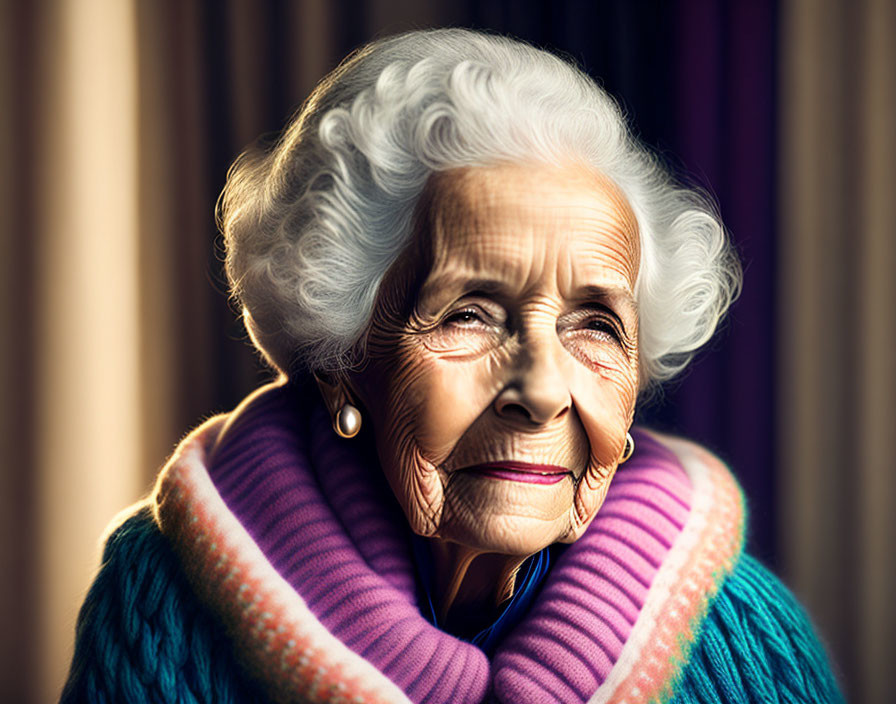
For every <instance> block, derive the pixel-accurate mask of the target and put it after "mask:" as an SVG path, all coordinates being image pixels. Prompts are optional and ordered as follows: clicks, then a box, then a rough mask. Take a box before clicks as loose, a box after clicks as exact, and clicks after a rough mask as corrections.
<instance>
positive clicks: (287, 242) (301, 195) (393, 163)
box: [219, 29, 741, 388]
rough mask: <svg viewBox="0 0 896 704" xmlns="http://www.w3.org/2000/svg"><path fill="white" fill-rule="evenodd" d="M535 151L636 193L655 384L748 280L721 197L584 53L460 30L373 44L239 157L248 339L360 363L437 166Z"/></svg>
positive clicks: (645, 379) (644, 374) (280, 358)
mask: <svg viewBox="0 0 896 704" xmlns="http://www.w3.org/2000/svg"><path fill="white" fill-rule="evenodd" d="M533 161H535V162H541V163H547V164H554V165H558V164H564V163H566V164H568V163H569V162H570V161H575V162H580V163H581V162H584V163H586V164H588V165H590V166H591V167H592V168H594V169H595V170H597V171H600V172H602V173H603V174H604V175H605V176H607V177H609V178H610V179H611V180H612V181H614V182H615V183H616V185H617V186H618V187H619V188H620V189H621V191H622V192H623V193H624V194H625V196H626V198H627V199H628V202H629V204H630V206H631V208H632V210H633V212H634V214H635V217H636V218H637V222H638V227H639V233H640V238H641V262H640V269H639V275H638V280H637V282H636V286H635V297H636V299H637V301H638V307H639V315H640V329H639V342H640V350H641V380H642V388H643V387H645V386H646V385H647V384H648V383H650V382H657V381H662V380H665V379H668V378H669V377H671V376H673V375H674V374H676V373H677V372H678V371H680V370H681V369H682V368H683V367H684V366H685V365H686V364H687V362H688V361H689V360H690V358H691V356H692V355H693V353H694V351H695V350H696V349H697V348H699V347H700V346H701V345H703V344H704V343H705V342H706V341H708V340H709V338H710V337H711V336H712V334H713V332H714V331H715V329H716V326H717V325H718V322H719V320H720V319H721V317H722V316H723V315H724V313H725V311H726V310H727V308H728V306H729V305H730V304H731V302H732V301H733V299H734V298H735V297H736V296H737V294H738V292H739V290H740V282H741V270H740V266H739V264H738V261H737V258H736V256H735V255H734V253H733V251H732V248H731V246H730V245H729V243H728V240H727V237H726V235H725V231H724V228H723V226H722V223H721V221H720V219H719V217H718V215H717V213H716V209H715V207H714V204H713V202H712V201H711V200H710V199H709V198H707V197H706V196H705V195H703V194H702V193H700V192H698V191H696V190H694V189H689V188H685V187H683V186H681V185H680V184H678V183H676V182H675V181H674V180H673V179H672V177H671V176H670V174H669V173H668V171H667V170H666V169H665V168H664V167H663V165H662V164H661V162H660V161H659V160H658V159H657V158H656V157H655V156H654V155H653V154H652V153H651V152H649V151H648V150H647V149H645V148H644V147H643V146H642V145H641V144H640V143H639V142H638V141H637V140H636V139H635V138H634V136H633V135H632V133H631V132H630V130H629V129H628V127H627V125H626V122H625V118H624V117H623V115H622V113H621V111H620V109H619V107H618V106H617V105H616V103H615V102H614V101H613V99H612V98H611V97H610V96H609V95H608V94H607V93H606V92H605V91H603V90H602V89H601V88H600V87H598V86H597V84H595V82H594V81H593V80H592V79H591V78H589V77H588V76H586V75H585V74H584V73H582V72H581V71H579V70H578V69H577V68H575V67H574V66H572V65H570V64H569V63H567V62H565V61H563V60H561V59H559V58H558V57H556V56H554V55H552V54H550V53H548V52H546V51H542V50H539V49H536V48H534V47H532V46H529V45H527V44H524V43H522V42H519V41H515V40H512V39H508V38H505V37H500V36H492V35H485V34H480V33H477V32H473V31H469V30H462V29H442V30H430V31H419V32H409V33H407V34H402V35H398V36H395V37H391V38H387V39H383V40H380V41H375V42H373V43H371V44H369V45H367V46H365V47H364V48H362V49H361V50H359V51H358V52H356V53H355V54H353V55H352V56H350V57H349V58H348V59H346V60H345V61H344V62H343V63H342V64H341V65H340V66H339V67H338V68H336V69H335V70H334V71H333V72H332V73H331V74H330V75H329V76H327V77H326V78H325V79H324V80H323V81H322V82H321V83H320V84H319V85H318V86H317V88H316V89H315V90H314V92H313V93H312V94H311V95H310V97H309V98H308V100H307V101H306V102H305V104H304V106H303V107H302V109H301V111H300V112H299V113H298V115H297V117H296V118H295V119H294V120H293V122H292V123H291V124H290V126H289V127H288V128H287V129H286V131H285V132H284V134H283V136H282V137H281V139H280V141H279V142H278V143H277V144H276V146H275V147H274V148H273V149H271V150H268V151H263V150H250V151H248V152H246V153H245V154H243V155H242V156H241V157H240V158H239V159H238V160H237V161H236V163H235V164H234V165H233V167H232V169H231V171H230V174H229V176H228V180H227V185H226V187H225V189H224V192H223V194H222V198H221V203H220V211H219V220H220V225H221V229H222V231H223V233H224V241H225V246H226V251H227V258H226V269H227V275H228V277H229V280H230V283H231V286H232V292H233V295H234V296H235V297H236V299H237V300H238V302H239V304H240V306H241V308H242V312H243V317H244V320H245V323H246V327H247V329H248V331H249V334H250V335H251V337H252V340H253V342H254V343H255V345H256V346H257V347H258V349H259V350H260V351H261V352H262V354H263V355H264V356H265V357H266V358H267V360H268V361H269V362H270V363H271V364H273V365H274V366H276V367H277V368H278V369H280V370H281V371H284V372H287V373H292V372H296V371H299V370H306V371H309V370H310V371H330V372H332V371H338V370H342V369H345V368H347V367H349V366H351V365H352V364H353V363H357V361H358V359H359V355H363V346H364V340H365V336H366V331H367V328H368V325H369V321H370V319H371V315H372V312H373V309H374V305H375V302H376V300H377V292H378V289H379V287H380V284H381V282H382V281H383V278H384V276H385V274H386V272H387V270H388V269H389V268H390V267H391V266H392V265H393V264H394V263H395V262H396V260H397V259H398V257H399V255H400V254H401V253H402V251H404V249H405V248H406V247H407V246H408V244H409V241H410V238H411V234H412V228H413V222H414V215H415V208H416V206H417V203H418V200H419V198H420V196H421V193H422V191H423V189H424V187H425V185H426V183H427V179H428V178H429V177H430V175H431V174H433V173H434V172H439V171H444V170H447V169H455V168H459V167H470V166H486V165H495V164H497V163H507V162H526V163H532V162H533Z"/></svg>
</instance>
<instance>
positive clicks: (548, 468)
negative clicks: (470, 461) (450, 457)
mask: <svg viewBox="0 0 896 704" xmlns="http://www.w3.org/2000/svg"><path fill="white" fill-rule="evenodd" d="M465 471H467V472H475V473H476V474H482V475H485V476H487V477H492V478H493V479H506V480H508V481H512V482H526V483H528V484H556V483H557V482H559V481H560V480H561V479H563V477H565V476H566V475H567V474H569V470H568V469H566V468H565V467H558V466H557V465H553V464H529V463H527V462H488V463H486V464H477V465H475V466H473V467H466V468H465Z"/></svg>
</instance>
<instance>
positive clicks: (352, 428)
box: [333, 403, 361, 438]
mask: <svg viewBox="0 0 896 704" xmlns="http://www.w3.org/2000/svg"><path fill="white" fill-rule="evenodd" d="M333 430H335V431H336V434H337V435H338V436H339V437H341V438H353V437H355V435H357V434H358V432H359V431H360V430H361V411H359V410H358V409H357V408H355V407H354V406H353V405H352V404H350V403H346V404H345V405H344V406H343V407H342V408H340V409H339V410H338V411H336V418H335V419H334V420H333Z"/></svg>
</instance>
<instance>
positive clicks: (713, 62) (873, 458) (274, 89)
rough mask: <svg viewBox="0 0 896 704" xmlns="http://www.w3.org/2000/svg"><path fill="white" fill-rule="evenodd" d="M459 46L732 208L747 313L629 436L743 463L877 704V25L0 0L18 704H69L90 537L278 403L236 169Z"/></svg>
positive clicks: (884, 181) (612, 13)
mask: <svg viewBox="0 0 896 704" xmlns="http://www.w3.org/2000/svg"><path fill="white" fill-rule="evenodd" d="M446 24H452V25H462V26H472V27H477V28H481V29H490V30H494V31H498V32H503V33H510V34H513V35H516V36H518V37H521V38H524V39H528V40H529V41H532V42H534V43H536V44H538V45H541V46H545V47H548V48H551V49H553V50H556V51H559V52H560V53H562V54H564V55H565V56H567V57H569V58H572V59H573V60H575V61H577V62H578V63H579V64H580V65H581V66H582V67H583V68H584V69H585V70H587V71H589V72H590V73H591V74H592V75H594V76H596V77H598V78H599V80H600V81H601V82H602V84H603V85H604V86H605V87H606V88H607V89H608V90H610V91H611V92H612V93H613V94H614V95H616V96H617V97H618V98H619V99H620V101H621V102H622V104H623V105H624V107H625V109H626V111H627V112H628V114H629V115H630V116H631V118H632V120H633V122H634V124H635V125H636V127H637V129H638V131H639V134H640V135H641V137H642V139H644V141H646V142H647V143H648V144H650V145H652V146H653V147H655V148H657V149H659V150H660V151H661V153H662V154H663V155H664V157H665V158H666V159H667V160H668V162H669V164H670V167H671V168H673V169H675V170H676V171H677V172H678V173H679V174H680V175H681V176H682V177H683V178H686V179H688V180H690V181H691V182H693V183H696V184H699V185H702V186H703V187H704V188H706V189H707V190H709V191H710V192H712V193H713V194H714V195H715V196H716V198H717V199H718V201H719V204H720V209H721V212H722V216H723V218H724V220H725V222H726V223H727V225H728V227H729V229H730V231H731V233H732V237H733V239H734V241H735V242H736V244H737V246H738V248H739V251H740V253H741V255H742V258H743V261H744V265H745V272H746V281H745V287H744V293H743V296H742V297H741V299H740V300H739V301H738V303H737V304H736V305H735V307H734V309H733V311H732V314H731V316H730V318H729V320H728V322H727V323H726V325H725V327H724V329H723V331H722V333H721V334H720V335H719V337H718V339H717V340H716V341H715V342H714V343H712V344H711V345H710V349H708V350H707V351H705V352H703V353H701V354H700V355H699V357H698V360H697V362H696V363H695V364H694V365H693V367H692V368H691V370H690V371H689V372H688V373H687V374H686V375H685V377H684V378H683V379H682V380H680V381H678V382H676V383H674V384H673V385H671V386H670V387H669V388H668V389H667V390H666V392H665V395H664V397H663V398H660V399H658V400H657V401H656V402H654V403H653V404H652V405H651V406H650V407H648V408H646V409H645V410H644V411H643V413H642V420H644V421H645V422H649V423H652V424H654V425H658V426H661V427H663V428H667V429H671V430H674V431H676V432H680V433H683V434H686V435H689V436H691V437H694V438H697V439H699V440H700V441H702V442H704V443H705V444H707V445H708V446H709V447H711V448H712V449H714V450H715V451H716V452H717V453H719V454H720V455H721V456H722V457H723V458H724V459H726V460H727V461H728V462H730V463H731V465H732V467H733V468H734V470H735V472H736V473H737V475H738V476H739V478H740V479H741V482H742V483H743V486H744V488H745V490H746V492H747V496H748V501H749V505H750V510H751V533H750V545H751V549H752V551H753V552H754V553H756V554H758V555H759V556H760V557H761V558H762V559H763V560H764V561H765V562H766V563H768V564H770V565H771V566H773V567H774V568H775V569H776V570H777V571H778V572H779V573H780V574H781V575H782V576H783V578H784V579H785V581H786V582H787V583H788V584H789V585H790V586H791V588H792V589H793V590H794V591H795V592H796V593H797V595H798V596H799V598H800V599H801V600H802V601H803V603H804V604H805V605H806V606H807V608H808V609H809V611H810V613H811V614H812V616H813V618H814V619H815V621H816V623H817V624H818V627H819V630H820V632H821V634H822V635H823V637H824V639H825V640H826V641H827V643H828V644H829V648H830V650H831V652H832V655H833V657H834V660H835V662H836V663H837V666H838V668H839V670H840V672H841V679H842V680H843V682H844V684H845V687H846V689H847V691H848V692H849V694H850V699H851V701H856V702H874V703H883V702H885V701H890V699H889V698H888V696H887V695H888V694H889V692H891V691H892V689H893V686H892V684H891V677H890V673H889V672H888V670H887V667H886V666H887V665H888V664H889V663H890V662H891V660H892V656H890V655H889V653H890V651H891V646H892V643H893V642H894V641H896V605H894V601H893V599H892V596H891V595H892V594H893V593H894V592H896V566H894V559H893V557H892V554H891V552H892V548H891V546H892V544H893V542H894V539H896V512H894V511H893V510H892V508H891V506H892V503H893V501H894V500H896V479H894V473H893V471H892V470H891V466H892V463H893V462H892V459H893V458H894V457H896V378H894V377H896V362H894V355H893V352H892V350H893V349H894V346H896V310H894V309H896V285H894V282H893V273H894V272H896V225H894V223H896V193H894V190H896V49H894V47H896V3H893V2H890V0H858V1H856V2H851V3H847V2H845V1H844V2H836V1H835V0H780V2H773V1H772V0H732V1H731V2H721V1H720V0H673V1H670V2H661V1H660V0H656V1H654V2H647V1H643V0H639V1H638V2H626V1H625V0H618V1H615V2H614V1H610V0H604V1H601V2H591V1H587V2H586V1H585V0H566V1H564V2H558V1H555V2H550V1H549V0H539V1H536V0H517V1H515V2H511V1H510V0H478V1H477V0H453V1H452V0H431V1H430V2H414V1H413V0H367V1H366V2H361V1H360V0H335V1H332V2H327V1H325V0H295V1H293V2H288V1H287V0H272V1H270V2H253V1H251V0H230V1H229V2H216V1H213V0H183V1H178V0H167V1H158V2H151V1H150V0H56V1H52V0H41V1H38V2H25V1H24V0H22V1H16V0H0V237H2V250H0V253H2V257H0V285H2V295H0V330H2V331H3V332H2V335H3V338H2V342H0V362H2V364H0V374H2V387H0V388H2V389H3V396H2V401H0V443H2V446H0V450H2V454H0V457H2V463H3V464H2V473H0V573H2V575H3V581H2V599H0V619H2V620H0V663H2V671H0V700H3V701H7V702H22V703H23V704H29V703H30V702H39V701H40V702H43V701H53V700H54V699H55V698H56V697H57V696H58V691H59V688H60V686H61V683H62V681H63V680H64V677H65V674H66V669H67V665H68V660H69V658H70V649H71V645H72V641H73V634H74V623H75V618H76V614H77V608H78V606H79V604H80V602H81V600H82V598H83V595H84V593H85V591H86V589H87V586H88V585H89V583H90V580H91V577H92V575H93V574H94V572H95V570H96V568H97V564H98V558H99V539H100V536H101V534H102V531H103V528H104V526H106V525H107V524H108V522H109V521H110V520H111V518H112V517H113V516H114V515H115V514H116V512H118V511H119V510H120V509H121V508H122V507H124V506H126V505H127V504H129V503H131V502H133V501H135V500H136V499H138V498H139V497H141V496H142V495H144V494H145V493H146V492H147V491H148V490H149V489H150V487H151V485H152V481H153V477H154V474H155V472H156V471H157V468H158V467H159V466H161V464H162V462H163V460H164V458H165V457H166V456H167V454H168V453H169V452H170V451H171V450H172V449H173V447H174V445H175V444H176V441H177V440H178V438H180V437H182V436H183V434H184V433H185V432H186V431H187V430H188V429H189V428H190V427H192V426H194V425H195V424H197V423H198V422H199V421H200V420H202V418H203V417H206V416H208V415H210V414H212V413H214V412H219V411H224V410H227V409H229V408H231V407H232V406H234V405H235V404H236V403H237V402H238V401H239V400H240V398H241V397H242V396H243V395H244V394H245V393H247V392H248V391H249V390H251V389H252V388H254V387H255V386H257V385H258V384H260V383H262V382H263V381H265V380H266V379H267V378H269V374H268V372H266V371H265V370H264V369H263V368H262V367H261V365H260V364H259V363H258V361H257V358H256V357H255V356H254V355H253V353H252V351H251V349H250V347H249V345H248V342H247V339H246V335H245V332H244V331H243V330H242V328H241V327H240V324H239V322H238V320H237V316H236V314H235V312H234V311H233V310H232V309H231V308H230V307H229V305H228V301H227V297H226V287H225V285H224V282H223V275H222V271H221V251H220V244H219V241H218V235H217V232H216V229H215V223H214V206H215V200H216V198H217V194H218V193H219V192H220V190H221V188H222V186H223V184H224V179H225V175H226V171H227V168H228V165H229V164H230V162H231V161H232V160H233V159H234V158H235V157H236V156H237V155H238V154H239V152H240V151H241V150H242V149H243V148H244V147H245V146H246V145H248V144H249V143H251V142H252V141H253V140H255V139H256V138H257V137H258V136H259V135H267V138H268V139H270V138H272V136H273V135H275V134H276V132H277V131H278V130H279V129H281V128H282V127H283V126H284V124H285V121H286V119H287V118H288V116H289V115H290V114H291V113H292V112H293V111H294V110H295V109H297V107H298V106H299V105H300V103H301V101H302V99H303V98H304V97H305V96H306V95H307V94H308V92H309V91H310V90H311V88H312V87H313V86H314V84H315V83H316V82H317V81H318V80H319V79H320V78H321V77H322V76H323V75H324V74H325V73H326V72H327V71H328V70H329V69H331V68H332V67H334V66H335V65H336V63H337V61H338V60H339V59H340V58H341V57H343V56H344V55H345V54H346V53H347V52H348V51H350V50H351V49H352V48H353V47H355V46H357V45H359V44H360V43H363V42H364V41H367V40H369V39H370V38H373V37H375V36H383V35H385V34H390V33H393V32H396V31H401V30H405V29H410V28H420V27H427V26H439V25H446Z"/></svg>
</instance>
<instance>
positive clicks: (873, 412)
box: [778, 0, 896, 704]
mask: <svg viewBox="0 0 896 704" xmlns="http://www.w3.org/2000/svg"><path fill="white" fill-rule="evenodd" d="M783 9H784V17H783V33H782V35H781V38H782V42H781V51H782V83H781V89H782V90H781V95H780V102H781V110H782V113H781V115H782V119H781V131H780V142H781V191H780V201H781V208H780V213H781V223H780V225H781V226H780V231H781V239H780V243H781V248H780V256H781V261H782V266H781V270H780V278H779V287H780V292H781V297H780V310H781V311H782V315H781V319H780V323H781V324H780V330H779V343H780V347H779V355H778V356H779V365H780V366H779V370H780V379H781V383H780V386H779V394H780V395H779V405H780V408H781V409H782V413H781V431H780V438H781V445H780V448H779V456H780V460H781V467H782V472H781V474H780V482H781V492H782V499H781V508H782V510H781V538H782V546H783V548H784V557H785V559H784V562H783V564H784V565H785V567H786V569H787V573H788V575H787V576H788V577H789V580H790V583H791V585H792V586H793V587H794V589H795V590H796V592H797V593H798V595H799V596H800V597H801V598H802V600H803V601H804V603H805V604H806V606H807V607H808V608H809V610H810V612H811V613H812V614H813V616H814V617H815V618H816V620H817V622H818V623H819V625H820V627H821V630H822V632H823V634H825V635H826V636H827V638H828V640H829V643H830V646H831V649H832V651H833V654H834V658H835V660H836V661H837V662H838V663H839V664H840V666H841V667H842V669H843V675H844V678H845V680H846V684H847V688H848V690H849V691H850V694H851V699H852V700H854V701H861V702H869V703H879V704H883V703H884V702H887V701H890V693H891V692H892V682H891V673H889V672H888V671H887V670H888V663H889V662H890V661H891V660H892V655H891V654H890V653H891V649H892V643H893V641H894V639H896V608H894V604H893V600H892V594H893V592H894V590H896V569H894V560H893V557H892V544H893V541H894V539H896V512H894V511H893V510H892V502H893V498H894V496H896V479H894V477H896V475H894V472H893V458H894V457H896V432H894V421H896V364H894V356H893V352H892V350H893V349H894V347H896V287H894V283H893V277H894V272H896V205H894V203H896V193H894V188H896V127H894V126H896V76H894V74H896V51H894V48H893V47H894V40H896V6H894V4H893V3H891V2H888V1H887V0H863V1H862V2H856V3H852V4H850V5H849V6H847V5H845V4H843V3H839V2H835V1H834V0H827V1H825V2H814V1H810V0H793V1H792V2H790V3H787V4H786V5H785V6H784V8H783Z"/></svg>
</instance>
